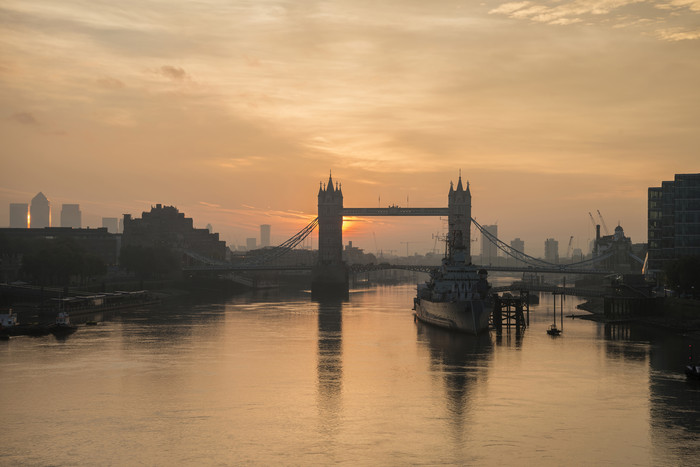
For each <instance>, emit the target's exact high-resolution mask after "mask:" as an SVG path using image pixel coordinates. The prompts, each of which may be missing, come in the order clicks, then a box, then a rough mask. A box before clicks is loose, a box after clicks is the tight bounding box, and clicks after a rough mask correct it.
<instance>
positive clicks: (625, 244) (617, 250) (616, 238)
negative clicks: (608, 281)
mask: <svg viewBox="0 0 700 467" xmlns="http://www.w3.org/2000/svg"><path fill="white" fill-rule="evenodd" d="M641 246H642V248H636V247H635V245H632V240H631V239H630V238H629V237H626V236H625V231H624V230H623V229H622V226H620V225H618V226H617V227H615V233H614V234H612V235H605V236H602V237H601V236H600V229H596V240H595V247H594V251H595V253H594V257H605V259H603V260H602V261H601V262H600V268H601V269H607V270H608V271H615V272H621V273H635V274H639V273H640V272H641V270H642V263H643V260H642V259H641V258H640V255H641V256H644V248H643V247H644V245H643V244H642V245H641Z"/></svg>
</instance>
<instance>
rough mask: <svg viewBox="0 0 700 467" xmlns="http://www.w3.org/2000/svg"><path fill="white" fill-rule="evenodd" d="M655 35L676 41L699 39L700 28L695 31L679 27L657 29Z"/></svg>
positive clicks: (665, 39)
mask: <svg viewBox="0 0 700 467" xmlns="http://www.w3.org/2000/svg"><path fill="white" fill-rule="evenodd" d="M656 37H658V38H659V39H662V40H664V41H670V42H678V41H689V40H696V39H700V29H698V30H695V31H684V30H681V29H678V28H676V29H659V30H657V31H656Z"/></svg>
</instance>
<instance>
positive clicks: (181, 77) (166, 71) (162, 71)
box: [156, 65, 189, 81]
mask: <svg viewBox="0 0 700 467" xmlns="http://www.w3.org/2000/svg"><path fill="white" fill-rule="evenodd" d="M156 73H157V74H159V75H161V76H165V77H166V78H169V79H171V80H173V81H185V80H187V79H189V75H188V74H187V72H185V70H184V69H182V68H180V67H177V66H170V65H163V66H162V67H160V68H158V70H156Z"/></svg>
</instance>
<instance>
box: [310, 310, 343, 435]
mask: <svg viewBox="0 0 700 467" xmlns="http://www.w3.org/2000/svg"><path fill="white" fill-rule="evenodd" d="M316 368H317V374H318V393H317V397H318V402H317V403H318V410H319V415H320V418H321V426H322V429H323V431H325V432H327V433H328V432H332V431H335V430H337V428H338V426H339V425H340V423H339V417H340V413H341V410H342V397H341V396H342V389H343V305H342V301H340V300H323V301H319V302H318V362H317V367H316Z"/></svg>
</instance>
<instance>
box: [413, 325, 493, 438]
mask: <svg viewBox="0 0 700 467" xmlns="http://www.w3.org/2000/svg"><path fill="white" fill-rule="evenodd" d="M416 331H417V334H418V342H419V343H420V344H422V345H424V346H425V347H427V349H428V351H429V354H430V370H431V372H433V373H434V374H437V375H439V376H442V380H443V384H444V390H445V396H446V397H445V401H446V404H447V410H448V412H449V414H450V421H451V426H452V429H453V436H454V437H455V439H457V440H459V439H462V435H463V428H464V424H465V422H466V416H467V415H468V414H469V412H470V410H471V407H472V405H473V404H474V396H473V393H474V391H475V390H476V388H477V387H478V386H479V385H481V384H483V383H485V381H486V378H487V370H488V367H489V362H490V360H491V359H492V356H493V344H492V342H491V336H490V335H489V334H488V333H486V334H481V335H479V336H471V335H468V334H462V333H455V332H450V331H447V330H445V329H441V328H438V327H435V326H430V325H429V324H424V323H422V322H420V321H417V322H416Z"/></svg>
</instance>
